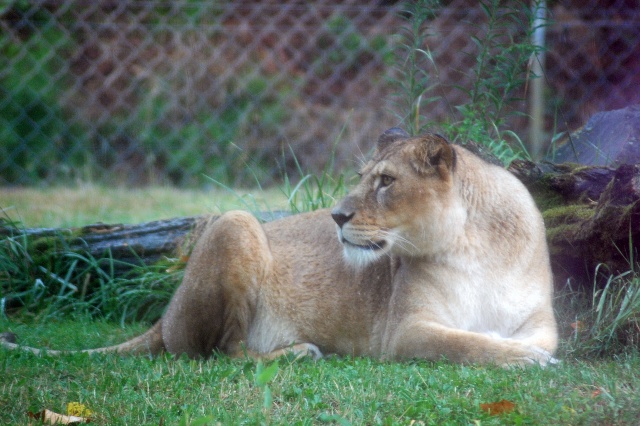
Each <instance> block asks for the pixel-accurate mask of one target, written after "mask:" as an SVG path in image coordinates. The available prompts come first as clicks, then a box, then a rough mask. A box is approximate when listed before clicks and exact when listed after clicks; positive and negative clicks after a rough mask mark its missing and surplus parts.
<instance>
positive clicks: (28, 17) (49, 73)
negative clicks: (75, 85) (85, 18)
mask: <svg viewBox="0 0 640 426" xmlns="http://www.w3.org/2000/svg"><path fill="white" fill-rule="evenodd" d="M30 8H31V5H29V4H28V3H27V2H25V3H23V2H14V4H13V5H12V6H11V7H7V8H6V10H4V11H5V13H8V11H9V9H10V10H11V13H14V14H16V15H17V16H22V19H24V20H25V22H26V23H28V25H26V28H25V29H23V31H20V32H19V35H18V33H17V32H16V33H10V32H5V31H2V32H0V56H1V57H3V60H5V61H7V63H11V66H10V67H4V68H3V69H2V72H0V99H2V100H4V101H3V102H0V141H2V143H0V170H2V180H4V181H5V182H7V183H21V184H24V183H27V184H33V183H37V182H40V181H42V180H43V179H52V178H54V177H55V178H57V179H60V178H65V177H74V176H75V173H76V172H74V170H76V169H77V168H78V167H79V166H81V165H82V164H83V162H84V160H85V157H84V155H82V154H81V153H78V152H76V151H75V150H74V149H73V148H74V146H75V143H76V141H77V140H78V138H80V137H81V136H82V129H81V127H80V126H79V125H78V124H76V123H74V122H73V121H72V120H71V119H70V118H69V116H68V114H67V113H66V112H65V111H63V109H62V108H61V106H60V105H59V104H58V100H57V97H58V96H59V94H60V93H61V92H64V91H65V90H66V87H67V80H66V79H65V78H63V77H64V75H61V71H60V69H61V68H62V67H61V63H60V59H59V57H58V54H59V52H63V51H65V50H67V49H69V48H70V47H71V42H70V41H69V39H68V38H67V34H65V33H64V32H63V31H61V30H60V29H59V28H57V27H56V26H55V22H54V18H53V17H52V15H51V14H50V13H49V12H48V11H47V9H45V8H42V9H39V10H38V11H37V12H36V13H29V14H27V11H28V10H30ZM24 44H26V45H28V53H27V54H24V51H23V48H22V47H21V46H22V45H24ZM0 183H1V181H0Z"/></svg>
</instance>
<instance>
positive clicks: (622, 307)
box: [570, 265, 640, 356]
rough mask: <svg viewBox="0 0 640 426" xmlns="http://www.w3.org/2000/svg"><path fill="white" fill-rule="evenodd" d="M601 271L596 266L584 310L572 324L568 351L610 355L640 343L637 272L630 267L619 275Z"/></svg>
mask: <svg viewBox="0 0 640 426" xmlns="http://www.w3.org/2000/svg"><path fill="white" fill-rule="evenodd" d="M603 270H606V267H605V266H604V265H599V266H598V268H597V270H596V282H594V284H593V290H592V294H591V298H590V300H588V301H586V302H587V303H584V304H585V305H586V309H582V314H581V315H579V316H577V318H576V321H575V322H574V323H572V328H573V335H572V339H571V341H570V350H571V351H572V352H575V353H576V354H578V355H583V356H589V355H608V356H610V355H613V354H619V353H621V352H625V351H629V350H630V349H631V350H633V348H638V344H640V275H639V274H638V272H637V271H636V270H635V269H634V268H633V267H631V268H630V269H629V270H628V271H624V272H622V273H618V274H612V273H605V272H604V271H603ZM603 275H604V277H605V281H604V284H601V283H599V282H598V281H599V280H600V279H602V277H603ZM574 297H581V295H580V294H578V295H574Z"/></svg>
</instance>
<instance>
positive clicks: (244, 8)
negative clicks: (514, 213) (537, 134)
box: [0, 0, 640, 185]
mask: <svg viewBox="0 0 640 426" xmlns="http://www.w3.org/2000/svg"><path fill="white" fill-rule="evenodd" d="M442 3H443V5H442V7H441V8H439V9H438V11H437V13H436V14H435V16H434V18H433V19H432V20H431V22H429V33H430V34H431V36H430V37H428V38H427V44H428V50H429V52H430V53H431V54H432V57H433V65H434V76H435V77H434V82H435V83H437V89H434V90H436V91H435V93H436V94H437V95H438V96H440V100H439V101H437V102H433V103H430V104H429V105H428V106H427V111H422V112H423V114H425V115H427V116H428V117H429V118H430V119H433V120H434V121H438V120H455V119H456V117H455V114H456V113H457V111H456V110H455V108H453V107H452V106H455V105H458V104H460V102H464V101H463V98H464V96H465V91H464V90H460V89H459V88H460V87H462V88H464V87H468V85H469V84H471V80H470V75H469V73H468V72H467V70H468V69H470V67H471V66H472V65H473V62H474V61H475V52H477V49H478V45H477V44H476V43H475V41H474V39H473V36H474V35H476V36H477V35H478V34H482V31H483V25H485V23H486V19H485V18H486V16H485V15H484V14H483V11H482V8H481V7H479V6H478V4H477V2H475V1H469V0H452V1H443V2H442ZM402 10H403V7H402V5H401V3H400V2H394V1H383V2H380V1H377V0H376V1H373V0H372V1H355V0H342V1H329V0H320V1H315V2H306V1H288V0H284V1H266V0H265V1H259V0H253V1H246V0H245V1H233V2H232V1H220V2H218V1H215V2H214V1H208V0H173V1H146V0H98V1H95V0H50V1H46V0H39V1H30V2H28V1H22V0H16V1H13V2H11V1H9V2H3V3H2V4H1V5H0V60H1V61H2V62H1V63H0V185H8V184H38V183H43V182H45V183H59V182H69V181H72V180H78V179H79V180H89V181H98V182H104V183H108V184H135V185H143V184H158V183H162V184H166V183H170V184H178V185H202V184H206V182H210V181H209V180H208V179H207V178H205V177H204V176H210V177H212V178H214V179H217V180H221V181H224V182H225V183H230V184H240V183H244V184H252V183H255V181H254V180H256V179H257V180H258V181H260V182H262V183H269V182H272V181H274V180H277V179H278V178H279V177H281V176H282V173H289V174H292V173H293V174H295V173H296V172H297V170H298V168H301V169H303V170H310V171H317V170H321V169H322V168H323V167H324V166H325V164H326V162H327V161H328V160H330V159H333V160H334V161H335V163H336V165H337V166H338V167H341V166H344V165H347V166H352V165H355V162H357V161H359V160H358V159H361V158H362V156H363V155H364V154H366V152H367V151H368V150H369V149H370V147H371V145H372V143H373V141H374V140H375V139H376V137H377V135H378V134H379V133H380V132H381V131H383V130H384V129H385V128H387V127H390V126H392V125H396V124H398V122H399V119H398V117H397V116H396V115H395V114H394V108H397V107H395V106H394V104H393V101H392V96H390V95H391V94H392V93H394V90H396V88H395V86H394V84H393V78H394V76H397V75H396V74H394V70H395V69H397V66H398V51H399V47H398V46H399V38H398V34H399V33H400V28H401V27H402V26H403V25H406V20H405V18H404V17H403V14H402V13H401V11H402ZM548 18H549V21H548V25H547V26H546V48H547V53H546V65H545V77H544V81H545V84H546V91H545V99H544V101H545V103H544V105H545V115H544V119H545V123H544V129H545V131H546V140H550V139H551V135H552V134H553V133H554V132H559V131H562V130H568V129H572V128H575V127H577V126H578V125H581V124H583V123H584V122H585V121H586V118H588V116H590V115H591V114H592V113H594V112H596V111H599V110H606V109H615V108H620V107H624V106H626V105H629V104H633V103H638V102H639V101H640V11H639V10H638V8H637V7H636V6H634V2H629V1H626V2H625V1H614V0H610V1H599V0H587V1H578V0H572V1H555V2H552V3H550V6H549V10H548ZM520 30H521V29H520ZM478 37H479V38H480V39H481V37H480V36H478ZM436 71H437V73H436ZM436 74H437V75H436ZM436 77H437V78H436ZM519 107H521V108H522V111H526V109H527V105H526V103H521V104H520V105H519ZM395 112H396V113H402V111H397V110H396V111H395ZM513 126H514V127H515V129H514V130H515V131H516V132H518V133H519V134H521V136H522V137H523V138H525V139H526V130H527V126H529V123H528V121H527V120H519V121H516V122H514V124H513ZM334 148H335V151H334V152H333V154H332V150H334Z"/></svg>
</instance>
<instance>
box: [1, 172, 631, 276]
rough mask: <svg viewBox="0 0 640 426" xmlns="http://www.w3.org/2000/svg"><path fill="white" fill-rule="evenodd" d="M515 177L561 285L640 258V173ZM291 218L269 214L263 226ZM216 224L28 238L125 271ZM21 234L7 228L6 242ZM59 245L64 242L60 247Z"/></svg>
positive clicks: (174, 250)
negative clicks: (539, 218)
mask: <svg viewBox="0 0 640 426" xmlns="http://www.w3.org/2000/svg"><path fill="white" fill-rule="evenodd" d="M510 171H511V172H512V173H513V174H514V175H515V176H517V177H518V178H519V179H520V180H521V181H522V182H523V183H524V184H525V185H526V186H527V187H528V188H529V190H530V191H531V193H532V194H533V196H534V198H535V199H536V201H537V203H538V206H539V207H540V209H541V211H542V213H543V216H544V219H545V223H546V226H547V237H548V241H549V247H550V251H551V258H552V264H553V268H554V272H555V274H556V277H557V278H558V280H559V281H560V282H564V281H565V280H566V279H567V278H569V277H573V278H575V279H577V280H578V281H582V282H585V281H587V282H590V280H591V279H592V274H593V272H594V270H595V268H596V266H597V265H598V264H606V265H607V266H608V267H609V269H610V270H611V271H612V272H616V271H625V270H628V269H629V267H630V266H629V260H630V259H631V258H635V257H636V255H635V254H634V250H635V248H634V242H635V241H637V242H638V244H640V203H639V202H638V201H639V200H640V166H637V165H621V166H619V167H616V168H610V167H602V166H582V165H578V164H572V163H563V164H553V163H546V162H543V163H532V162H526V161H516V162H514V163H513V164H512V165H511V167H510ZM285 214H286V213H276V214H272V213H269V214H262V215H261V216H262V217H261V219H262V220H264V221H268V220H273V219H275V218H279V217H282V216H283V215H285ZM209 220H215V217H212V216H208V215H204V216H196V217H186V218H176V219H170V220H163V221H155V222H149V223H142V224H132V225H106V224H98V225H89V226H85V227H82V228H75V229H26V230H24V231H22V232H24V234H25V235H26V236H27V238H28V239H29V240H30V242H31V247H32V248H33V250H36V251H40V252H42V251H46V250H53V249H52V247H57V248H60V247H66V248H70V249H71V250H75V251H78V252H82V253H86V254H88V255H90V256H92V257H93V258H100V257H103V256H105V254H106V253H107V252H108V253H109V255H110V256H111V258H112V259H115V260H117V261H119V264H121V265H122V264H124V265H127V264H130V265H136V264H153V263H155V262H158V261H159V260H160V259H162V258H163V257H165V256H167V257H175V256H178V251H179V249H181V248H183V247H185V246H188V245H189V244H191V243H192V242H193V241H195V239H197V237H198V235H199V232H200V230H201V228H202V226H203V224H204V223H206V222H207V221H209ZM15 232H16V230H15V229H11V228H10V227H7V226H5V227H3V226H2V224H1V223H0V240H1V239H2V238H3V236H5V237H6V236H8V235H10V234H11V233H15ZM56 239H58V240H60V241H62V243H56V244H53V243H52V241H54V240H56ZM50 255H51V256H55V252H53V253H50ZM126 269H127V268H126V267H124V268H121V270H122V271H125V270H126Z"/></svg>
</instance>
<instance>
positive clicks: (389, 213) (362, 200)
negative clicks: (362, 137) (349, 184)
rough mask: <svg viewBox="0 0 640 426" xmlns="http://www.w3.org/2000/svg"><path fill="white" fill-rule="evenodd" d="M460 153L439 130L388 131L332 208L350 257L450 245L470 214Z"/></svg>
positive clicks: (429, 251)
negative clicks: (458, 182) (461, 192)
mask: <svg viewBox="0 0 640 426" xmlns="http://www.w3.org/2000/svg"><path fill="white" fill-rule="evenodd" d="M456 157H457V156H456V151H455V149H454V147H453V146H452V145H451V144H449V142H447V141H446V140H445V139H444V138H443V137H442V136H440V135H437V134H427V135H423V136H419V137H413V138H411V137H409V135H407V134H406V133H405V132H404V131H403V130H401V129H399V128H392V129H389V130H387V131H386V132H384V133H383V134H382V135H381V136H380V138H379V139H378V143H377V146H376V150H375V152H374V154H373V158H372V159H371V160H370V161H369V162H368V163H367V164H366V165H365V166H364V167H363V168H362V169H361V171H360V176H361V180H360V182H359V184H358V185H357V186H356V187H355V188H354V189H353V190H352V191H351V192H350V193H349V195H348V196H347V197H345V198H344V199H343V200H342V201H341V202H340V203H339V204H338V205H337V206H336V207H335V208H334V209H333V211H332V212H331V214H332V216H333V219H334V220H335V222H336V224H337V225H338V237H339V239H340V241H341V242H342V244H343V245H344V252H345V256H346V258H347V260H349V261H350V262H352V263H355V264H360V265H365V264H368V263H370V262H372V261H375V260H376V259H378V258H380V257H381V256H383V255H386V254H395V255H399V256H428V255H433V254H436V253H438V252H439V251H441V250H442V249H443V248H444V247H446V246H448V245H450V243H451V240H452V239H454V238H456V236H457V235H458V234H459V233H460V229H461V227H463V226H464V221H465V218H466V209H465V208H464V206H463V205H462V203H461V199H460V197H458V196H457V195H456V194H457V190H456V188H455V179H456V169H457V167H458V165H457V158H456Z"/></svg>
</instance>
